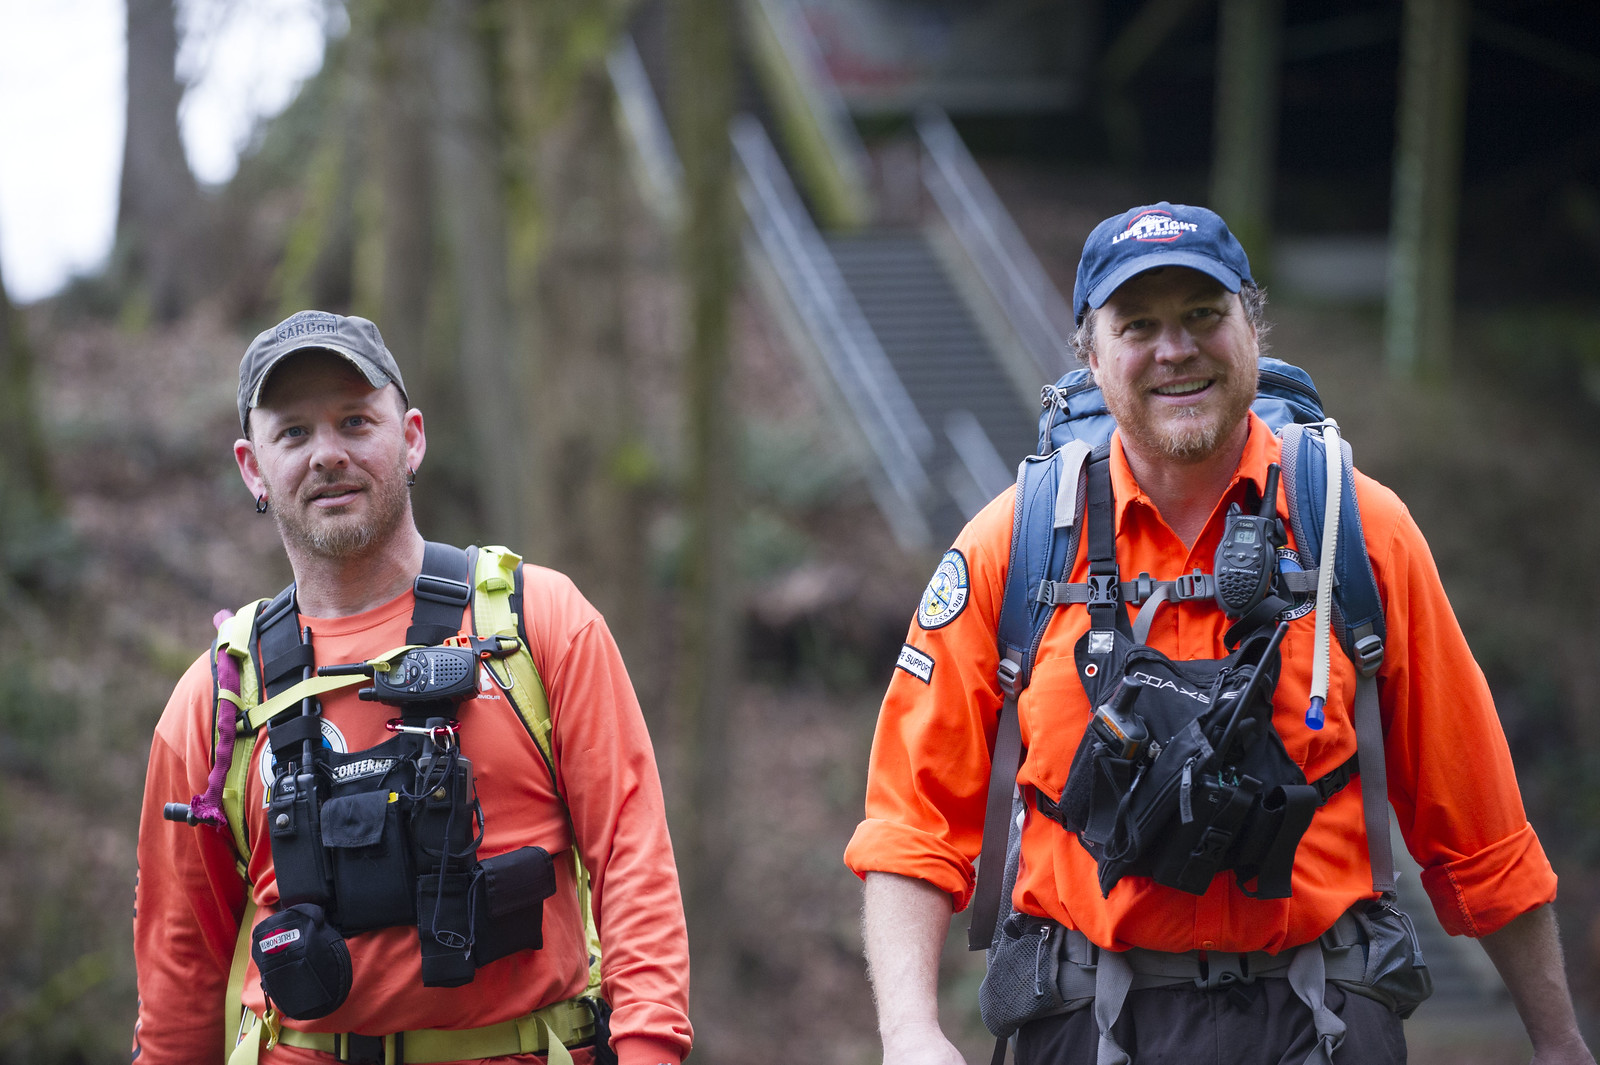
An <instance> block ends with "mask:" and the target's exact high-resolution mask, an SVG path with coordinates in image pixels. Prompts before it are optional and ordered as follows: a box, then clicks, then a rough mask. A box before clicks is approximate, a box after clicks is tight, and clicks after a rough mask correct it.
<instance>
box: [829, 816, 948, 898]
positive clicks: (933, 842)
mask: <svg viewBox="0 0 1600 1065" xmlns="http://www.w3.org/2000/svg"><path fill="white" fill-rule="evenodd" d="M844 864H845V865H848V866H849V867H850V869H851V871H852V872H854V873H855V874H856V875H857V876H859V877H863V878H864V877H865V876H866V875H867V874H868V873H898V874H899V875H901V876H909V877H913V878H915V879H917V880H925V881H927V882H928V883H930V884H932V885H933V886H934V887H936V888H939V889H941V890H943V891H946V892H949V894H950V899H951V903H952V905H953V906H954V908H955V911H956V912H960V911H961V910H964V909H966V908H967V903H968V902H969V901H971V899H972V885H973V874H972V863H971V862H970V861H968V860H967V859H966V857H965V856H963V855H962V854H961V853H960V852H959V851H957V850H955V849H954V848H953V847H951V846H950V844H948V843H946V842H945V841H944V840H942V839H940V838H939V837H938V836H934V835H931V834H929V833H927V832H923V831H921V830H920V829H916V828H912V827H910V826H909V825H903V824H899V823H897V822H894V821H883V820H879V819H877V818H868V819H867V820H865V821H863V822H861V824H860V825H858V826H856V831H855V835H853V836H851V837H850V845H849V846H848V847H846V848H845V851H844Z"/></svg>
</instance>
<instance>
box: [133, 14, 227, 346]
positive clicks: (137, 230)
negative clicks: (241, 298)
mask: <svg viewBox="0 0 1600 1065" xmlns="http://www.w3.org/2000/svg"><path fill="white" fill-rule="evenodd" d="M174 14H175V12H174V6H173V2H172V0H127V20H128V23H127V25H128V49H127V58H128V66H127V107H126V118H127V124H126V137H125V139H124V141H123V151H122V183H121V188H120V191H119V195H118V202H117V241H118V244H119V246H120V247H119V254H120V256H121V258H122V261H123V262H124V263H125V264H126V266H127V267H128V268H129V271H130V274H131V277H130V280H131V281H132V282H133V283H134V284H135V286H136V288H137V289H138V290H139V291H141V292H142V293H143V295H144V296H145V298H146V299H147V300H148V301H149V310H150V311H151V313H152V314H153V315H154V316H155V317H156V318H157V319H158V320H161V321H168V320H171V319H173V318H176V317H177V316H178V315H179V314H181V313H182V312H183V311H184V309H186V308H187V307H188V306H189V305H190V304H191V303H193V302H194V300H195V299H196V298H197V297H198V295H199V293H200V291H201V289H202V287H203V286H204V285H205V283H206V282H207V281H209V280H210V278H209V275H208V270H207V267H206V265H205V264H206V263H207V262H208V261H209V260H210V259H211V257H212V249H211V248H209V247H208V243H209V242H208V241H207V239H206V236H207V234H206V227H205V225H204V211H205V209H206V205H205V203H204V202H203V200H202V197H201V196H200V190H199V186H198V185H197V184H196V183H195V179H194V174H193V173H192V172H191V171H190V170H189V161H188V157H187V156H185V154H184V150H183V140H182V138H181V136H180V135H179V133H178V105H179V104H180V103H182V101H183V85H182V84H181V83H180V82H179V81H178V78H177V57H178V31H177V26H176V23H175V22H174V21H173V19H174Z"/></svg>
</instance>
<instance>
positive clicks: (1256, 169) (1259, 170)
mask: <svg viewBox="0 0 1600 1065" xmlns="http://www.w3.org/2000/svg"><path fill="white" fill-rule="evenodd" d="M1219 16H1220V17H1219V20H1218V35H1217V99H1216V133H1215V136H1214V138H1213V150H1212V158H1211V207H1212V209H1213V210H1215V211H1216V212H1217V213H1218V214H1220V215H1221V216H1222V217H1223V218H1224V219H1226V220H1227V222H1228V228H1229V229H1231V230H1232V231H1233V235H1234V236H1236V237H1238V238H1239V243H1240V244H1242V245H1244V250H1245V252H1246V254H1248V255H1249V256H1250V269H1251V273H1253V274H1254V275H1255V280H1256V282H1257V283H1258V284H1262V285H1265V284H1266V283H1267V279H1268V277H1269V276H1270V274H1271V271H1272V264H1271V260H1270V254H1271V242H1272V194H1273V186H1274V184H1275V182H1274V174H1275V170H1276V154H1277V142H1278V66H1279V52H1280V49H1279V40H1280V36H1281V32H1280V31H1281V27H1282V24H1283V0H1222V4H1221V10H1220V12H1219Z"/></svg>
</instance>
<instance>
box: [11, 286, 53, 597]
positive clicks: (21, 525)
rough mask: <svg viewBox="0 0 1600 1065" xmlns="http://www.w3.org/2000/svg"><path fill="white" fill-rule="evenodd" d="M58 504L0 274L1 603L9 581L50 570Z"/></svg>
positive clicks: (19, 335)
mask: <svg viewBox="0 0 1600 1065" xmlns="http://www.w3.org/2000/svg"><path fill="white" fill-rule="evenodd" d="M59 510H60V501H59V500H58V499H57V497H56V493H55V486H54V483H53V481H52V478H51V476H50V456H49V450H48V449H47V448H46V447H45V442H44V432H43V429H42V427H41V426H40V424H39V401H38V396H37V395H36V394H35V392H34V383H33V353H32V351H31V349H30V348H29V346H28V341H27V336H26V334H25V333H24V330H23V323H22V316H21V315H20V314H19V313H18V312H17V310H16V308H14V307H12V305H11V300H10V298H9V297H8V296H7V295H6V288H5V280H4V278H0V607H3V606H4V604H5V601H6V600H7V599H8V598H10V594H9V593H10V591H11V588H12V586H13V584H14V583H15V584H19V585H21V586H22V587H24V588H37V587H39V586H41V585H44V584H47V583H49V581H50V579H51V576H52V575H50V574H46V573H43V572H40V570H41V566H42V565H45V564H48V563H50V562H51V561H52V559H53V558H54V557H56V556H58V555H59V553H60V551H61V547H62V542H63V540H64V535H63V534H64V530H63V529H61V528H59V527H58V515H59Z"/></svg>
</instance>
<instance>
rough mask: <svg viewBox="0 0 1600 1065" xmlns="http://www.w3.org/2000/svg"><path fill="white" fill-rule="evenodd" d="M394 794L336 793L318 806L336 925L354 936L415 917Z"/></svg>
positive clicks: (408, 852) (412, 882)
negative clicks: (336, 905)
mask: <svg viewBox="0 0 1600 1065" xmlns="http://www.w3.org/2000/svg"><path fill="white" fill-rule="evenodd" d="M400 808H401V800H400V796H399V794H398V793H397V792H394V791H390V790H389V789H388V788H387V787H382V788H380V789H379V790H376V791H363V792H357V793H355V794H353V795H336V796H334V797H333V798H331V799H329V800H328V801H327V802H325V803H323V804H322V843H323V845H324V846H325V847H327V848H328V853H329V856H330V857H331V858H332V859H333V883H334V897H336V898H337V899H338V900H339V924H340V926H341V927H342V928H343V929H344V930H345V932H347V933H349V934H351V935H354V934H355V933H357V932H365V931H367V930H368V929H372V928H387V927H389V926H391V925H408V924H413V923H415V921H416V909H415V903H416V893H415V890H414V885H415V883H416V875H415V873H414V872H413V871H412V867H411V848H410V846H409V845H408V844H407V842H406V839H405V832H404V830H403V827H402V819H401V814H400Z"/></svg>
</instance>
